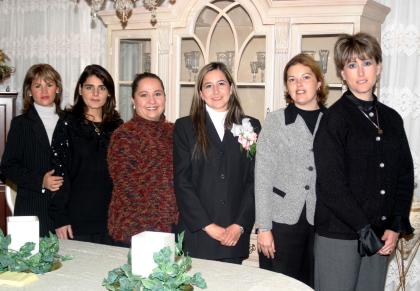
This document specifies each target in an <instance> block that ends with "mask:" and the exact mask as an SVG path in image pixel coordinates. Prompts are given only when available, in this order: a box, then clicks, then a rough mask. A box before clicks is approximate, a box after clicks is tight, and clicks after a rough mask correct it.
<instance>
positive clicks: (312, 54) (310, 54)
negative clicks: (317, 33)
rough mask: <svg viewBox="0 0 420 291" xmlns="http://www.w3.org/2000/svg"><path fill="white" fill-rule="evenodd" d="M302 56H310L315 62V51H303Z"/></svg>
mask: <svg viewBox="0 0 420 291" xmlns="http://www.w3.org/2000/svg"><path fill="white" fill-rule="evenodd" d="M302 54H305V55H308V56H310V57H311V58H313V59H314V60H315V51H302Z"/></svg>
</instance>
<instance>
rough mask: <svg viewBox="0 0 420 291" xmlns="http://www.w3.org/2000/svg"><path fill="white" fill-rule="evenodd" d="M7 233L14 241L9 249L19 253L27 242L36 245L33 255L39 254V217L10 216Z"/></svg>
mask: <svg viewBox="0 0 420 291" xmlns="http://www.w3.org/2000/svg"><path fill="white" fill-rule="evenodd" d="M7 232H8V234H9V235H10V237H11V239H12V241H11V243H10V245H9V248H10V249H12V250H15V251H19V249H20V247H22V246H23V245H24V244H25V243H27V242H33V243H35V248H34V250H33V251H32V254H33V255H34V254H36V253H38V252H39V220H38V217H37V216H8V217H7Z"/></svg>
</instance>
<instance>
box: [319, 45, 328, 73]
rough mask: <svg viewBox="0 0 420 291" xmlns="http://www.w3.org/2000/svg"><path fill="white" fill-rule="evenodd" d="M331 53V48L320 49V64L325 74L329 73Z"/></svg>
mask: <svg viewBox="0 0 420 291" xmlns="http://www.w3.org/2000/svg"><path fill="white" fill-rule="evenodd" d="M329 53H330V51H329V50H319V51H318V54H319V65H320V66H321V70H322V73H323V74H324V75H325V74H326V73H327V67H328V54H329Z"/></svg>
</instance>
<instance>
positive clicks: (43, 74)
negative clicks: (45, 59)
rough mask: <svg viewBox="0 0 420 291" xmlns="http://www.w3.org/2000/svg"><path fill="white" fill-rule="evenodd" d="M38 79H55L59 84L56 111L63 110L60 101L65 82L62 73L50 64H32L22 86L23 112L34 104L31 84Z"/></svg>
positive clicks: (56, 95)
mask: <svg viewBox="0 0 420 291" xmlns="http://www.w3.org/2000/svg"><path fill="white" fill-rule="evenodd" d="M37 79H42V80H48V81H53V82H54V83H55V84H56V85H57V87H58V92H57V93H56V94H55V98H54V103H55V111H56V112H57V113H59V112H61V108H60V103H61V96H62V94H63V84H62V82H61V76H60V74H59V73H58V72H57V71H56V70H55V69H54V68H53V67H52V66H51V65H49V64H35V65H33V66H31V67H30V68H29V70H28V71H27V72H26V75H25V79H24V81H23V88H22V98H23V108H22V112H23V113H26V112H28V110H29V108H30V107H31V106H32V104H34V98H33V97H32V94H31V85H32V82H33V81H34V80H37Z"/></svg>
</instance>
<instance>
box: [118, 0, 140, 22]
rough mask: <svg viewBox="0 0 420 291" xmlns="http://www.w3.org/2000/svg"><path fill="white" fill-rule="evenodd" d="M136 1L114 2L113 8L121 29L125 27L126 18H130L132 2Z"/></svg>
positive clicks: (119, 0) (122, 0)
mask: <svg viewBox="0 0 420 291" xmlns="http://www.w3.org/2000/svg"><path fill="white" fill-rule="evenodd" d="M136 1H137V0H114V3H115V4H114V7H115V10H116V11H117V16H118V18H119V19H120V20H121V25H122V26H123V27H125V26H127V22H128V18H129V17H130V16H131V12H132V11H133V8H134V2H136Z"/></svg>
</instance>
